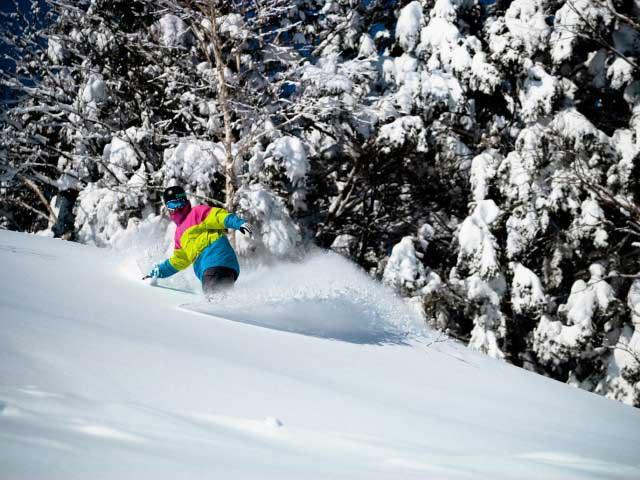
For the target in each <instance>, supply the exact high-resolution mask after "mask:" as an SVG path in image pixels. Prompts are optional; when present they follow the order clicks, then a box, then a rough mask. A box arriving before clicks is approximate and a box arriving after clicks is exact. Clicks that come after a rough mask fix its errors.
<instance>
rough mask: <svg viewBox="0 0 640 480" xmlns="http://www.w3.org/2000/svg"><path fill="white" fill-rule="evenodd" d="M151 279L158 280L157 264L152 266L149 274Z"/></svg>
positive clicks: (158, 270)
mask: <svg viewBox="0 0 640 480" xmlns="http://www.w3.org/2000/svg"><path fill="white" fill-rule="evenodd" d="M149 276H150V277H151V278H158V277H159V276H160V267H158V264H157V263H154V264H153V268H152V269H151V273H149Z"/></svg>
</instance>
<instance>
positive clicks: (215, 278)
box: [202, 267, 238, 295]
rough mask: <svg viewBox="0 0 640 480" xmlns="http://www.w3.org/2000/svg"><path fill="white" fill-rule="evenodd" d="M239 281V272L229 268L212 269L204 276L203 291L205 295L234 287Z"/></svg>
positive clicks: (208, 269)
mask: <svg viewBox="0 0 640 480" xmlns="http://www.w3.org/2000/svg"><path fill="white" fill-rule="evenodd" d="M237 279H238V272H236V271H235V270H234V269H233V268H229V267H210V268H207V269H206V270H205V271H204V273H203V274H202V291H203V292H204V294H205V295H212V294H213V293H215V292H217V291H220V290H224V289H226V288H229V287H232V286H233V284H234V283H236V280H237Z"/></svg>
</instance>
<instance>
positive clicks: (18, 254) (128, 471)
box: [0, 231, 640, 480]
mask: <svg viewBox="0 0 640 480" xmlns="http://www.w3.org/2000/svg"><path fill="white" fill-rule="evenodd" d="M0 260H1V261H2V262H3V266H4V267H3V268H4V272H3V276H2V277H1V279H0V327H1V328H0V332H1V333H0V478H3V479H4V478H7V479H23V478H60V479H75V478H77V479H85V478H114V479H121V478H136V479H138V478H149V479H165V478H166V479H170V478H171V479H172V478H194V479H199V478H211V477H216V476H217V477H221V478H229V479H271V478H273V479H299V478H305V479H316V478H317V479H321V478H322V479H326V478H336V479H359V478H363V479H364V478H366V479H368V480H369V479H372V478H375V479H397V478H402V479H425V478H429V479H432V478H433V479H439V478H443V479H448V478H456V479H459V478H462V479H466V478H473V479H476V478H487V479H495V478H501V479H502V478H504V479H527V478H557V479H572V478H575V479H578V478H580V479H582V478H616V479H617V478H621V479H622V478H626V479H633V478H640V460H639V459H640V447H639V445H640V411H639V410H637V409H633V408H630V407H628V406H625V405H622V404H619V403H616V402H613V401H610V400H607V399H604V398H601V397H598V396H596V395H594V394H590V393H587V392H583V391H579V390H576V389H573V388H571V387H568V386H566V385H563V384H560V383H559V382H554V381H551V380H548V379H545V378H543V377H540V376H538V375H535V374H532V373H529V372H526V371H523V370H521V369H517V368H515V367H512V366H509V365H506V364H504V363H501V362H498V361H495V360H492V359H490V358H487V357H484V356H482V355H479V354H477V353H475V352H472V351H469V350H467V349H466V348H464V347H463V346H461V345H459V344H457V343H455V342H451V341H449V340H445V339H443V338H442V337H441V336H438V335H437V334H435V333H433V332H430V331H427V330H425V329H424V327H423V326H422V325H421V323H420V321H419V319H418V318H417V317H416V315H415V313H414V312H413V311H412V310H411V309H409V308H408V307H407V306H406V305H404V304H403V302H401V301H400V300H399V299H397V298H396V297H395V296H394V295H393V294H391V293H390V292H389V291H387V290H386V289H384V288H383V287H381V286H380V285H378V284H376V283H375V282H372V281H371V280H369V279H368V278H367V277H366V275H364V274H363V273H361V272H360V271H359V270H357V269H356V268H354V267H352V266H351V265H350V264H348V262H346V261H345V260H342V259H341V258H339V257H337V256H335V255H329V254H322V253H319V254H315V255H312V256H311V257H310V258H309V259H307V260H306V261H305V262H303V263H299V264H279V265H274V266H271V267H270V268H262V269H254V270H247V271H245V272H243V275H242V276H241V278H240V281H239V282H238V284H237V286H236V288H234V289H233V290H232V291H230V292H227V293H226V294H225V295H220V296H218V297H216V298H215V299H214V301H213V303H210V304H209V303H207V304H205V303H203V302H202V299H201V296H200V295H198V294H194V293H193V292H194V291H196V292H197V290H198V289H197V288H194V283H193V281H192V280H190V279H189V277H188V275H192V273H191V272H190V271H189V272H186V273H184V274H182V278H177V279H174V280H172V281H171V282H167V284H165V285H160V288H150V287H149V286H148V285H145V284H144V283H143V282H141V281H140V280H139V278H140V275H139V272H138V267H137V265H136V262H135V261H133V260H131V259H125V260H123V259H122V257H119V256H118V255H115V254H114V253H112V252H108V251H104V250H97V249H94V248H90V247H85V246H81V245H77V244H71V243H67V242H63V241H59V240H52V239H47V238H41V237H37V236H29V235H24V234H17V233H12V232H6V231H0ZM196 287H197V286H196ZM185 304H188V305H189V307H188V308H196V309H204V310H205V311H206V314H202V313H196V312H193V311H183V310H182V309H181V308H182V307H179V306H180V305H185ZM185 308H187V307H185Z"/></svg>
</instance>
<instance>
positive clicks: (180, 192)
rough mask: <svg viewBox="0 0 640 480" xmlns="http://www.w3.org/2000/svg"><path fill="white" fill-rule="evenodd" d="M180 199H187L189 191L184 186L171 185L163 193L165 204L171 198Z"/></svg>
mask: <svg viewBox="0 0 640 480" xmlns="http://www.w3.org/2000/svg"><path fill="white" fill-rule="evenodd" d="M178 199H184V200H186V199H187V193H186V192H185V191H184V188H182V187H180V186H178V185H176V186H175V187H169V188H167V189H166V190H165V191H164V193H163V194H162V200H163V201H164V203H165V205H166V204H167V202H170V201H171V200H178Z"/></svg>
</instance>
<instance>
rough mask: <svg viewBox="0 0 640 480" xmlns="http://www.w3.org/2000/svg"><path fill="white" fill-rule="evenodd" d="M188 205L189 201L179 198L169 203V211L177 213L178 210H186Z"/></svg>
mask: <svg viewBox="0 0 640 480" xmlns="http://www.w3.org/2000/svg"><path fill="white" fill-rule="evenodd" d="M186 204H187V201H186V200H185V199H184V198H178V199H177V200H169V201H168V202H167V210H169V211H170V212H175V211H176V210H180V209H181V208H184V207H185V205H186Z"/></svg>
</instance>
